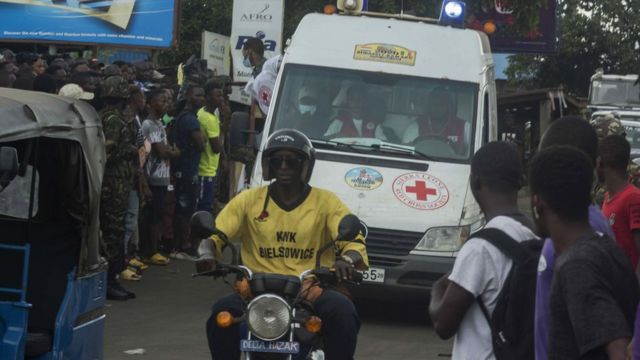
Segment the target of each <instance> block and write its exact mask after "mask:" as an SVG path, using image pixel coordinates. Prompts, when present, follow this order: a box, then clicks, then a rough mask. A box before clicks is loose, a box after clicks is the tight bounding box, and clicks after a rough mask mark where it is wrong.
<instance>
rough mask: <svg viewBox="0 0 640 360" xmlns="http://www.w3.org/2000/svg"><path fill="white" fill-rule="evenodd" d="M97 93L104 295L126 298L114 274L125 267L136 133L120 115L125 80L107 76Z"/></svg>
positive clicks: (127, 294)
mask: <svg viewBox="0 0 640 360" xmlns="http://www.w3.org/2000/svg"><path fill="white" fill-rule="evenodd" d="M101 95H102V98H103V99H104V102H105V105H106V106H105V108H104V109H103V110H102V111H100V119H101V120H102V128H103V131H104V136H105V146H106V152H107V163H106V165H105V170H104V179H103V181H102V194H101V199H100V227H101V230H102V240H103V242H104V251H105V255H106V258H107V260H108V262H109V271H108V275H107V276H108V279H107V280H108V284H107V285H108V286H107V297H108V298H109V299H112V300H127V299H130V298H134V297H135V295H134V294H133V293H131V292H129V291H127V290H126V289H124V288H123V287H122V285H121V284H120V283H119V282H118V280H117V275H118V274H119V273H120V272H121V271H122V270H124V269H125V259H124V254H125V252H124V232H125V229H124V221H125V220H124V219H125V215H126V212H127V207H128V198H129V191H131V188H132V186H133V176H134V172H135V168H134V164H133V156H134V155H135V154H136V153H137V149H136V146H135V142H136V134H135V131H134V127H133V124H132V122H131V121H129V120H127V117H126V116H125V115H124V108H125V105H126V100H127V99H128V98H129V91H128V84H127V81H126V80H124V79H123V78H122V77H121V76H111V77H108V78H107V79H106V80H105V81H104V83H103V85H102V92H101Z"/></svg>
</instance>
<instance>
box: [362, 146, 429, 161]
mask: <svg viewBox="0 0 640 360" xmlns="http://www.w3.org/2000/svg"><path fill="white" fill-rule="evenodd" d="M371 148H373V149H375V150H378V151H381V152H384V151H388V152H389V151H395V152H400V153H403V154H411V155H414V156H416V157H419V158H422V159H425V160H429V161H433V158H432V157H431V156H429V155H427V154H425V153H423V152H421V151H420V150H416V149H415V148H414V147H412V146H402V145H396V144H391V143H387V142H380V143H379V144H371Z"/></svg>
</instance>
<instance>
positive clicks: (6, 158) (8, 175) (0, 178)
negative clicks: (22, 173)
mask: <svg viewBox="0 0 640 360" xmlns="http://www.w3.org/2000/svg"><path fill="white" fill-rule="evenodd" d="M16 175H18V150H16V148H14V147H9V146H3V147H0V189H1V190H4V189H5V188H6V187H7V186H9V184H10V183H11V181H12V180H13V179H15V177H16Z"/></svg>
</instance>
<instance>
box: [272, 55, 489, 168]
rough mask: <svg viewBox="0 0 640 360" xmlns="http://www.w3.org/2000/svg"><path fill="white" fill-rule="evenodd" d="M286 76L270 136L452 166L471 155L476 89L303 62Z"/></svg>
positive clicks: (290, 66)
mask: <svg viewBox="0 0 640 360" xmlns="http://www.w3.org/2000/svg"><path fill="white" fill-rule="evenodd" d="M283 72H284V73H283V75H282V76H283V79H284V80H283V83H282V84H281V86H280V89H279V91H278V96H277V102H276V104H275V111H274V113H273V118H272V119H273V120H272V128H271V131H275V130H278V129H283V128H295V129H298V130H300V131H302V132H304V133H305V134H306V135H307V136H308V137H309V138H310V139H311V140H312V141H313V142H314V145H315V146H316V147H330V148H333V149H336V150H339V151H347V152H349V151H354V152H363V151H365V152H377V153H380V152H383V153H385V154H390V155H391V156H400V157H414V158H421V159H433V160H437V161H453V162H467V161H469V159H470V156H471V154H472V153H473V144H474V139H473V133H474V129H475V121H476V108H477V93H478V85H477V84H473V83H465V82H457V81H450V80H437V79H429V78H419V77H410V76H402V75H394V74H385V73H380V72H367V71H357V70H344V69H335V68H325V67H316V66H307V65H298V64H287V65H285V66H284V69H283ZM337 144H347V145H349V146H338V145H337Z"/></svg>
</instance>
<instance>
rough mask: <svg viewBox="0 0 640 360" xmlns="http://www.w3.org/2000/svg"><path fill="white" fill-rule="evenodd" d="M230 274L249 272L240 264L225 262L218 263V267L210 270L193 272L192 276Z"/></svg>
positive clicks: (221, 275)
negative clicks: (226, 263) (227, 263)
mask: <svg viewBox="0 0 640 360" xmlns="http://www.w3.org/2000/svg"><path fill="white" fill-rule="evenodd" d="M229 274H238V275H245V276H246V275H247V272H246V270H245V269H243V268H241V267H239V266H235V265H224V264H216V268H215V269H212V270H209V271H203V272H199V273H195V274H192V275H191V276H192V277H199V276H212V277H214V278H218V277H224V276H227V275H229Z"/></svg>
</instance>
